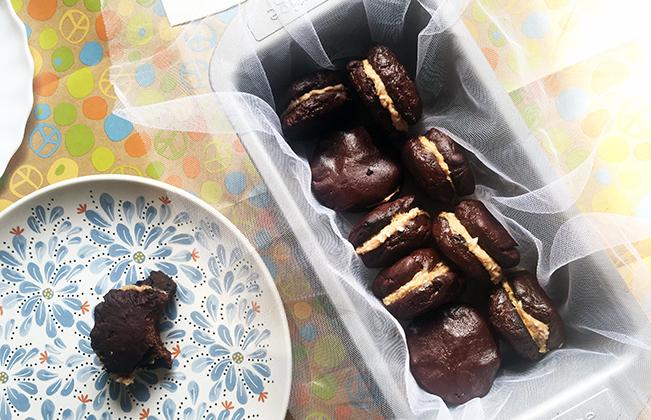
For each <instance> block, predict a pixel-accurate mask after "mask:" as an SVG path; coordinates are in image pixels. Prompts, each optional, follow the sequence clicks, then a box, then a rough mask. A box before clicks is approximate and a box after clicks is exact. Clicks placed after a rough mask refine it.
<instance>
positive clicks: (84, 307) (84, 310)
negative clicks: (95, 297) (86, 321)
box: [80, 301, 90, 314]
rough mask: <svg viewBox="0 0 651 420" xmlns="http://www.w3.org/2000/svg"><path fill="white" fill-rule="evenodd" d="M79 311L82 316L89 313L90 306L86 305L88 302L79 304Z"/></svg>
mask: <svg viewBox="0 0 651 420" xmlns="http://www.w3.org/2000/svg"><path fill="white" fill-rule="evenodd" d="M80 310H81V313H82V314H87V313H88V312H90V304H89V303H88V301H85V302H84V303H82V304H81V309H80Z"/></svg>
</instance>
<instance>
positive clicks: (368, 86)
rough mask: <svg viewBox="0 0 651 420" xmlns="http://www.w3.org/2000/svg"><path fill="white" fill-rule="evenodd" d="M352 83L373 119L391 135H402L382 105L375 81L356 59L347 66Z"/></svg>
mask: <svg viewBox="0 0 651 420" xmlns="http://www.w3.org/2000/svg"><path fill="white" fill-rule="evenodd" d="M346 69H347V70H348V78H349V80H350V84H351V85H352V86H353V87H354V88H355V91H356V92H357V96H358V97H359V99H360V101H361V102H362V103H363V104H364V105H365V106H366V109H367V110H368V112H369V114H370V115H371V117H372V118H373V120H374V121H375V122H376V123H377V124H378V125H379V126H380V127H381V128H382V129H383V130H384V132H385V133H387V134H388V135H390V136H402V135H404V133H400V132H399V131H398V130H396V128H395V127H394V126H393V122H392V121H391V114H390V113H389V111H388V110H387V109H386V108H384V107H383V106H382V103H380V99H379V97H378V96H377V94H376V93H375V85H374V84H373V81H372V80H371V79H369V78H368V77H367V76H366V73H365V72H364V66H363V64H362V62H361V61H359V60H354V61H351V62H350V63H348V65H347V66H346Z"/></svg>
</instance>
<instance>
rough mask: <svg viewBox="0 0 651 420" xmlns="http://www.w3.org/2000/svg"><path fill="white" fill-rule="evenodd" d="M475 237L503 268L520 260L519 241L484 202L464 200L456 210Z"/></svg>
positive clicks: (458, 217) (516, 263)
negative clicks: (516, 240)
mask: <svg viewBox="0 0 651 420" xmlns="http://www.w3.org/2000/svg"><path fill="white" fill-rule="evenodd" d="M454 214H455V215H456V216H457V219H459V221H461V223H462V224H463V226H464V227H465V228H466V230H467V231H468V233H470V235H472V237H473V238H478V239H479V246H481V247H482V248H483V249H484V251H486V252H487V253H488V255H490V256H491V257H492V258H493V259H494V260H495V261H496V262H497V263H498V264H499V265H500V266H502V267H503V268H511V267H515V266H516V265H518V263H519V262H520V252H519V251H518V250H517V249H516V247H517V246H518V244H517V242H515V240H514V239H513V238H512V237H511V235H510V234H509V232H508V231H507V230H506V229H505V228H504V226H502V224H501V223H500V222H499V221H498V220H497V219H496V218H495V216H493V215H492V214H491V213H490V212H489V211H488V209H487V208H486V206H484V203H482V202H481V201H477V200H463V201H461V202H460V203H459V204H458V205H457V207H456V208H455V210H454Z"/></svg>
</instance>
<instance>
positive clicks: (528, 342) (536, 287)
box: [488, 271, 565, 360]
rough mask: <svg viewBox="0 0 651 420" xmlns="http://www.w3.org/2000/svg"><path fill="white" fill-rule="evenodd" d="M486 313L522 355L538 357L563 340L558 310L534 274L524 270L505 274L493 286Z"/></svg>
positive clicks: (563, 334)
mask: <svg viewBox="0 0 651 420" xmlns="http://www.w3.org/2000/svg"><path fill="white" fill-rule="evenodd" d="M488 313H489V320H490V322H491V324H493V326H494V327H495V329H496V330H497V331H498V332H499V333H500V335H501V336H502V337H503V338H504V339H505V340H506V341H507V342H508V343H509V344H510V345H511V347H513V349H514V350H515V351H516V352H517V353H518V354H519V355H521V356H522V357H524V358H526V359H529V360H540V359H542V358H543V357H544V356H545V354H547V353H548V352H549V351H550V350H553V349H556V348H559V347H560V346H562V345H563V341H564V340H565V331H564V330H565V328H564V327H563V321H562V319H561V317H560V315H559V314H558V311H557V310H556V308H555V307H554V304H553V303H552V301H551V300H550V299H549V297H548V296H547V295H546V294H545V291H544V290H543V289H542V287H540V284H538V279H536V276H534V275H533V274H531V273H529V272H527V271H518V272H515V273H512V274H509V275H508V279H507V280H504V281H502V283H501V284H500V285H499V286H498V287H496V288H495V291H494V292H493V293H492V294H491V296H490V301H489V306H488Z"/></svg>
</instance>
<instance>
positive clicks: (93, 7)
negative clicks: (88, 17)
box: [84, 0, 101, 12]
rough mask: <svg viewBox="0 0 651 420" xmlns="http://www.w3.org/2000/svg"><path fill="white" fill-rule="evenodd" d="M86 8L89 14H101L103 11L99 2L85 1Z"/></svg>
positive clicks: (93, 0)
mask: <svg viewBox="0 0 651 420" xmlns="http://www.w3.org/2000/svg"><path fill="white" fill-rule="evenodd" d="M84 6H86V9H88V11H89V12H99V11H100V9H101V5H100V1H99V0H84Z"/></svg>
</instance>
